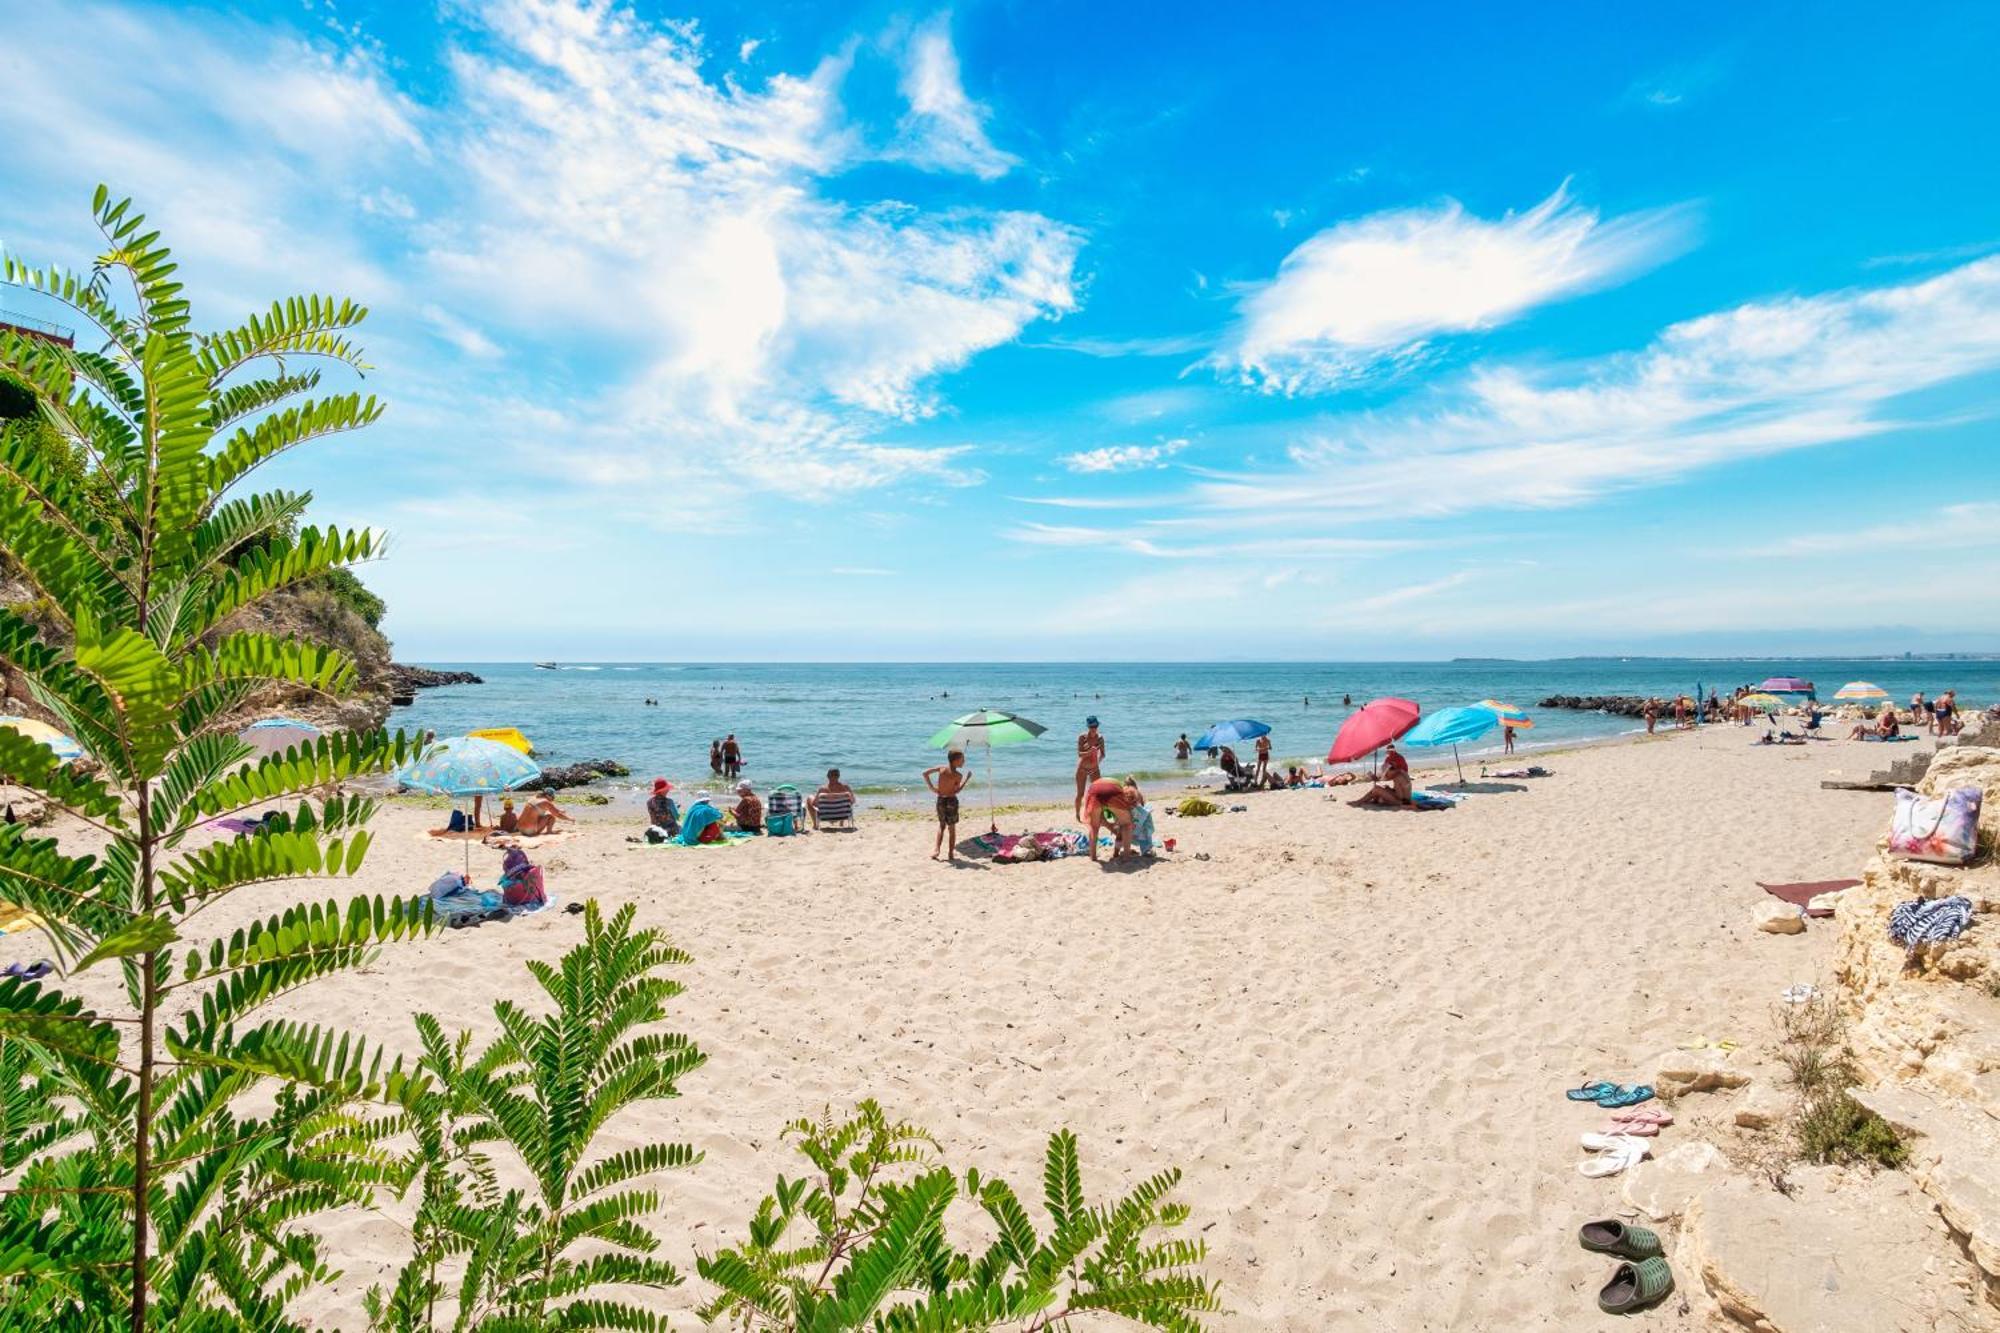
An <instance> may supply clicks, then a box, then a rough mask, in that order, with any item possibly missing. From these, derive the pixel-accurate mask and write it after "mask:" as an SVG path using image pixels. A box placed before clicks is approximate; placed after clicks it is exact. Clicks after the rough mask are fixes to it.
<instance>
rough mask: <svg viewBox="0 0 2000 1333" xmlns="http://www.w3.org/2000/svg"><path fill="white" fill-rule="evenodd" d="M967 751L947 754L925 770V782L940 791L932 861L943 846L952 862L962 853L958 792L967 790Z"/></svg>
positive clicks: (946, 856) (935, 790) (933, 789)
mask: <svg viewBox="0 0 2000 1333" xmlns="http://www.w3.org/2000/svg"><path fill="white" fill-rule="evenodd" d="M965 783H966V773H965V751H963V750H953V751H951V752H950V753H949V754H947V755H945V762H944V763H943V764H942V765H940V766H939V767H937V768H927V769H925V770H924V785H925V786H927V787H929V788H930V789H931V790H932V791H934V792H936V793H937V821H938V831H937V837H936V838H935V839H933V840H932V842H931V860H933V861H935V860H937V859H938V850H939V848H943V850H944V859H945V860H946V861H952V860H955V859H957V856H958V794H959V793H960V792H962V791H964V790H965Z"/></svg>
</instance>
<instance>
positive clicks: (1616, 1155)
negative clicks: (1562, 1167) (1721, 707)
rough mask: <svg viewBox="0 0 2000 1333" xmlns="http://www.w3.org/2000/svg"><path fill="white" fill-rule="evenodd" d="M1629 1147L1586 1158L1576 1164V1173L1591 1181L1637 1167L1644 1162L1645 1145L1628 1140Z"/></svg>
mask: <svg viewBox="0 0 2000 1333" xmlns="http://www.w3.org/2000/svg"><path fill="white" fill-rule="evenodd" d="M1630 1142H1631V1145H1632V1146H1631V1147H1629V1148H1620V1149H1617V1150H1615V1151H1611V1152H1600V1153H1598V1154H1597V1155H1596V1156H1595V1157H1586V1158H1585V1159H1584V1160H1583V1161H1581V1162H1578V1163H1577V1164H1576V1172H1577V1174H1578V1175H1580V1176H1585V1177H1587V1178H1589V1179H1591V1180H1596V1179H1599V1178H1601V1177H1603V1176H1615V1175H1617V1174H1618V1173H1619V1172H1620V1171H1623V1170H1625V1169H1626V1168H1627V1167H1633V1166H1637V1165H1638V1164H1639V1163H1641V1162H1643V1161H1645V1160H1646V1145H1645V1143H1643V1142H1642V1141H1640V1140H1638V1139H1633V1140H1630Z"/></svg>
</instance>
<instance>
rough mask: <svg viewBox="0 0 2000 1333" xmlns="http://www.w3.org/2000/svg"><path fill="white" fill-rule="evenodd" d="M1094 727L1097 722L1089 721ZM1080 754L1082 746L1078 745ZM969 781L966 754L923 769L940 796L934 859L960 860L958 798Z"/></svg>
mask: <svg viewBox="0 0 2000 1333" xmlns="http://www.w3.org/2000/svg"><path fill="white" fill-rule="evenodd" d="M1090 721H1091V724H1092V725H1093V726H1095V725H1096V723H1097V719H1096V718H1092V719H1090ZM1077 748H1078V750H1079V752H1081V750H1082V746H1081V744H1079V745H1078V747H1077ZM968 781H970V778H969V777H968V776H967V774H966V772H965V751H963V750H951V751H949V752H947V753H946V754H945V757H944V763H943V764H941V765H939V766H938V767H936V768H927V769H925V770H924V785H925V786H926V787H929V788H930V789H931V790H932V791H933V792H935V793H936V794H937V823H938V827H937V837H935V838H933V839H932V840H931V860H933V861H935V860H937V859H938V852H939V851H940V850H942V851H943V852H944V859H945V861H946V862H951V861H955V860H957V859H958V796H959V793H960V792H962V791H964V790H965V784H966V783H967V782H968Z"/></svg>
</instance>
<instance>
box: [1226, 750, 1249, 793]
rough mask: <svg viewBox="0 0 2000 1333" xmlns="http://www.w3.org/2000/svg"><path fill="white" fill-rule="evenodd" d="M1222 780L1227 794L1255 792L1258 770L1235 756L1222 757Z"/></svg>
mask: <svg viewBox="0 0 2000 1333" xmlns="http://www.w3.org/2000/svg"><path fill="white" fill-rule="evenodd" d="M1222 778H1223V784H1222V789H1223V790H1224V791H1226V792H1228V791H1254V790H1255V789H1256V787H1257V770H1256V769H1255V768H1253V767H1251V766H1250V765H1248V764H1246V763H1244V762H1243V761H1242V760H1240V759H1237V758H1236V757H1235V756H1234V755H1224V756H1223V757H1222Z"/></svg>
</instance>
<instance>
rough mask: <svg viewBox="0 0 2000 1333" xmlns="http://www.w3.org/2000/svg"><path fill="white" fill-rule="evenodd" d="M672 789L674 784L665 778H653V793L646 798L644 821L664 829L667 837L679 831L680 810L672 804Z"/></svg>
mask: <svg viewBox="0 0 2000 1333" xmlns="http://www.w3.org/2000/svg"><path fill="white" fill-rule="evenodd" d="M673 789H674V784H673V783H671V782H669V781H667V780H666V779H665V778H654V779H653V794H652V795H651V796H648V797H647V798H646V822H647V823H648V824H650V825H651V826H652V827H654V828H656V829H663V830H665V832H666V835H667V836H668V837H669V838H671V837H673V836H674V835H675V834H677V833H679V832H680V831H681V812H680V807H679V806H677V805H675V804H674V798H673V796H672V795H671V793H672V792H673Z"/></svg>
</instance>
